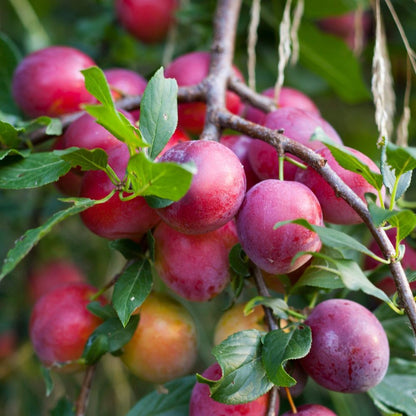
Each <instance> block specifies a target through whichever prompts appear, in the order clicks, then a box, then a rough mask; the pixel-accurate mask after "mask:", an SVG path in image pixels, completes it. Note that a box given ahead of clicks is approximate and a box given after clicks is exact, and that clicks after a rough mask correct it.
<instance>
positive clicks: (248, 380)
mask: <svg viewBox="0 0 416 416" xmlns="http://www.w3.org/2000/svg"><path fill="white" fill-rule="evenodd" d="M263 336H264V332H260V331H257V330H254V329H253V330H247V331H241V332H237V333H236V334H233V335H231V336H230V337H228V338H227V339H226V340H225V341H223V342H222V343H221V344H219V345H217V346H216V347H214V349H213V351H212V353H213V355H214V356H215V358H216V359H217V361H218V363H219V365H220V366H221V369H222V374H223V376H222V378H221V379H219V380H217V381H212V380H207V379H205V378H203V377H201V376H200V375H198V376H197V378H198V381H200V382H202V383H207V384H208V385H209V386H210V391H211V397H212V398H213V399H214V400H216V401H219V402H221V403H226V404H238V403H246V402H248V401H252V400H255V399H257V398H258V397H260V396H262V395H263V394H265V393H267V392H268V391H269V390H270V389H271V388H272V387H273V383H272V382H271V381H270V380H269V379H268V377H267V375H266V370H265V369H264V367H263V364H262V359H261V350H262V337H263Z"/></svg>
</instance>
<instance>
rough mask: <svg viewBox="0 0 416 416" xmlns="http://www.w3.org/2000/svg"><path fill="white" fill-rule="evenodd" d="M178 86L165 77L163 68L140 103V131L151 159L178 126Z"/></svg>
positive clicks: (150, 82)
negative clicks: (147, 144) (147, 145)
mask: <svg viewBox="0 0 416 416" xmlns="http://www.w3.org/2000/svg"><path fill="white" fill-rule="evenodd" d="M177 94H178V84H177V82H176V80H175V79H173V78H165V77H164V76H163V68H160V69H159V70H158V71H156V73H155V75H153V77H152V78H151V79H150V81H149V83H148V84H147V87H146V89H145V91H144V94H143V98H142V101H141V103H140V121H139V126H140V131H141V133H142V136H143V138H144V139H145V140H146V142H147V143H149V145H150V147H149V149H148V155H149V157H150V159H155V158H156V156H157V155H158V154H159V153H160V152H161V150H162V149H163V148H164V147H165V145H166V143H167V142H168V141H169V139H170V138H171V136H172V134H173V133H174V132H175V129H176V126H177V124H178V104H177Z"/></svg>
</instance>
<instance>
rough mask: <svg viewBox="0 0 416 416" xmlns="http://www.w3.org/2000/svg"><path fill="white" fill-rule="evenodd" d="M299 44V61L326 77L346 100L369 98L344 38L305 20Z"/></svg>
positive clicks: (356, 61)
mask: <svg viewBox="0 0 416 416" xmlns="http://www.w3.org/2000/svg"><path fill="white" fill-rule="evenodd" d="M305 9H306V8H305ZM316 45H319V48H317V47H316ZM299 46H300V50H299V60H300V62H301V63H302V64H303V65H304V66H305V67H307V68H309V69H311V70H312V71H313V72H315V73H316V74H318V75H320V76H321V77H322V78H324V79H325V80H326V81H327V82H328V84H329V85H330V86H331V87H332V88H333V89H334V90H335V92H336V93H337V94H338V95H339V96H340V97H341V98H342V99H343V100H345V101H347V102H349V103H357V102H361V101H364V100H368V99H369V98H370V93H369V90H368V88H367V86H366V84H365V82H364V78H363V76H362V71H361V68H360V65H359V62H358V59H357V58H356V57H355V56H354V54H353V53H352V51H351V50H350V49H349V48H348V46H347V45H346V44H345V42H344V41H343V40H342V39H338V38H336V37H334V36H331V35H329V34H326V33H323V32H321V31H320V30H319V29H318V28H317V27H316V26H315V25H314V24H312V23H307V22H305V21H303V23H302V25H301V26H300V28H299Z"/></svg>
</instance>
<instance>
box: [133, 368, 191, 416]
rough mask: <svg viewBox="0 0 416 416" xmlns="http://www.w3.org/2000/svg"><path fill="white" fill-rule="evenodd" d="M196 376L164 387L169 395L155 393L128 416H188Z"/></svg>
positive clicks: (134, 407) (181, 379)
mask: <svg viewBox="0 0 416 416" xmlns="http://www.w3.org/2000/svg"><path fill="white" fill-rule="evenodd" d="M194 385H195V376H186V377H182V378H178V379H176V380H173V381H169V382H168V383H166V384H165V385H164V388H165V389H166V391H167V393H161V392H159V391H153V392H152V393H149V394H148V395H146V396H144V397H143V398H142V399H140V400H139V401H138V402H137V403H136V404H135V405H134V406H133V407H132V408H131V409H130V411H129V412H128V413H127V415H126V416H188V415H189V401H190V399H191V393H192V389H193V387H194Z"/></svg>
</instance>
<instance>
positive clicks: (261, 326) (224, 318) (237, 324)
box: [214, 303, 267, 345]
mask: <svg viewBox="0 0 416 416" xmlns="http://www.w3.org/2000/svg"><path fill="white" fill-rule="evenodd" d="M245 306H246V305H245V303H239V304H235V305H233V306H232V307H231V308H230V309H228V310H226V311H225V312H224V313H223V314H222V315H221V318H220V319H219V320H218V322H217V325H216V326H215V330H214V345H218V344H220V343H221V342H222V341H224V340H225V339H226V338H228V337H229V336H230V335H232V334H235V333H236V332H239V331H244V330H246V329H258V330H259V331H267V325H266V323H265V322H264V311H263V308H262V307H261V306H256V307H255V308H254V310H253V312H252V313H250V314H248V315H244V307H245Z"/></svg>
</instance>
